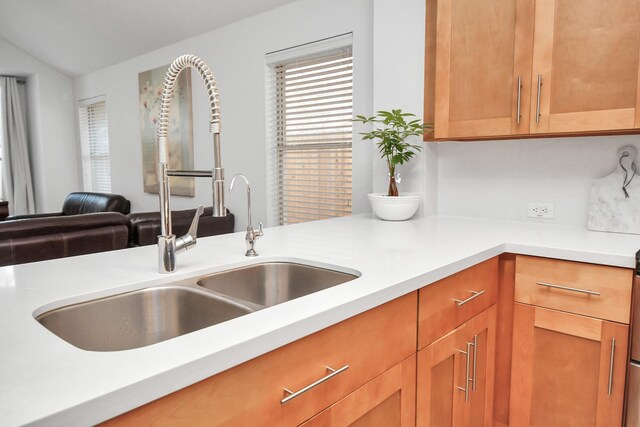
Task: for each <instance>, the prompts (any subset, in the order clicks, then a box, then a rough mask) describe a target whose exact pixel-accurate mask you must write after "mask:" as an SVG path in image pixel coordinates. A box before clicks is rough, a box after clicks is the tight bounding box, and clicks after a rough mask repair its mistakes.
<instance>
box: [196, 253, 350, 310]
mask: <svg viewBox="0 0 640 427" xmlns="http://www.w3.org/2000/svg"><path fill="white" fill-rule="evenodd" d="M357 277H358V276H356V275H353V274H348V273H343V272H340V271H335V270H329V269H326V268H319V267H314V266H310V265H304V264H297V263H292V262H266V263H261V264H254V265H250V266H247V267H241V268H237V269H234V270H227V271H222V272H220V273H215V274H211V275H208V276H204V277H202V278H200V279H199V280H198V281H197V282H196V283H197V284H198V285H199V286H201V287H203V288H206V289H209V290H211V291H214V292H216V293H220V294H222V295H226V296H229V297H232V298H236V299H239V300H243V301H248V302H250V303H253V304H257V305H261V306H265V307H270V306H273V305H276V304H280V303H283V302H286V301H290V300H292V299H295V298H300V297H303V296H305V295H309V294H312V293H314V292H318V291H321V290H323V289H327V288H330V287H332V286H336V285H339V284H341V283H345V282H348V281H350V280H353V279H356V278H357Z"/></svg>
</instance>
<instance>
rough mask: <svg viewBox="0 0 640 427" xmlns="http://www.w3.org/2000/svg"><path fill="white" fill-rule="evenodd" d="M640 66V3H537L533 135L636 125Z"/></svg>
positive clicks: (574, 0) (635, 0) (615, 0)
mask: <svg viewBox="0 0 640 427" xmlns="http://www.w3.org/2000/svg"><path fill="white" fill-rule="evenodd" d="M639 64H640V0H608V1H602V0H536V2H535V36H534V51H533V69H532V71H533V73H532V80H531V85H532V87H533V91H532V93H531V105H530V111H531V113H530V114H531V118H530V120H531V133H562V132H584V131H608V130H624V129H633V128H634V127H636V128H637V127H640V86H639V85H638V82H639V79H640V78H639ZM538 77H540V83H541V85H540V89H539V90H538ZM538 91H539V96H538ZM538 105H539V113H540V114H539V116H538Z"/></svg>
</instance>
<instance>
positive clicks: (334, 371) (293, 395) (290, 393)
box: [280, 365, 349, 404]
mask: <svg viewBox="0 0 640 427" xmlns="http://www.w3.org/2000/svg"><path fill="white" fill-rule="evenodd" d="M326 368H327V371H330V372H329V374H328V375H326V376H324V377H322V378H320V379H319V380H318V381H316V382H314V383H312V384H309V385H308V386H306V387H305V388H302V389H300V390H298V391H291V390H289V389H288V388H286V387H285V389H284V392H285V393H287V394H288V396H287V397H285V398H284V399H282V400H281V401H280V403H281V404H285V403H287V402H288V401H290V400H292V399H295V398H296V397H298V396H300V395H301V394H304V393H306V392H308V391H309V390H311V389H312V388H314V387H316V386H318V385H320V384H322V383H323V382H325V381H329V380H330V379H331V378H333V377H335V376H336V375H338V374H341V373H343V372H344V371H346V370H347V369H349V365H344V366H343V367H342V368H340V369H333V368H331V367H329V366H327V367H326Z"/></svg>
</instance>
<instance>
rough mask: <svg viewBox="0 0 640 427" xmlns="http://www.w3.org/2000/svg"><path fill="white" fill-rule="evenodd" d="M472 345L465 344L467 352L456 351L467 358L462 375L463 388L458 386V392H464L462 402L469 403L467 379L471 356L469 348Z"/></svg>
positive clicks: (468, 379)
mask: <svg viewBox="0 0 640 427" xmlns="http://www.w3.org/2000/svg"><path fill="white" fill-rule="evenodd" d="M472 345H473V343H470V342H467V351H464V350H458V352H459V353H460V354H463V355H464V356H465V357H466V358H467V363H466V368H465V374H464V387H460V386H458V390H460V391H464V401H465V402H468V401H469V381H470V380H471V378H469V369H470V367H471V355H470V353H471V346H472Z"/></svg>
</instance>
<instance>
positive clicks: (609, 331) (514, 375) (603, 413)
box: [509, 256, 633, 427]
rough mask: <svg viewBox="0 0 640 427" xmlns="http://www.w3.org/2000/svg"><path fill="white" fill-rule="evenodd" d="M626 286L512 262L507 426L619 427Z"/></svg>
mask: <svg viewBox="0 0 640 427" xmlns="http://www.w3.org/2000/svg"><path fill="white" fill-rule="evenodd" d="M632 279H633V272H632V270H630V269H624V268H616V267H608V266H600V265H593V264H584V263H577V262H569V261H560V260H554V259H546V258H534V257H528V256H517V257H516V266H515V300H516V303H515V307H514V311H513V313H514V314H513V347H512V354H511V357H512V362H511V397H510V406H509V425H510V426H512V427H518V426H532V425H547V426H620V425H621V422H622V409H623V398H624V390H625V375H626V370H627V362H628V360H627V347H628V335H629V325H628V323H629V317H630V304H631V285H632ZM525 303H526V304H525Z"/></svg>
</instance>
